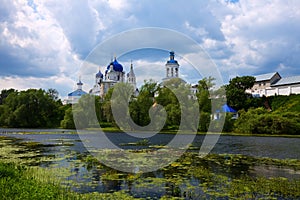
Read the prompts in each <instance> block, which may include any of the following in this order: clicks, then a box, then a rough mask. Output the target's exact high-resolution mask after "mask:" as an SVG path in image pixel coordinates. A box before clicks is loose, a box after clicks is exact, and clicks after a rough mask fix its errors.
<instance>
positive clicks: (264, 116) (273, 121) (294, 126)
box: [235, 108, 300, 135]
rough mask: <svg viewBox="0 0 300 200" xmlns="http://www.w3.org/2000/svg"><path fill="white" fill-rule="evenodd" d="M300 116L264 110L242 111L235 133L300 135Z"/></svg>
mask: <svg viewBox="0 0 300 200" xmlns="http://www.w3.org/2000/svg"><path fill="white" fill-rule="evenodd" d="M299 117H300V114H299V113H293V112H285V113H281V112H268V111H267V110H266V109H264V108H256V109H254V108H252V109H249V110H248V112H245V111H243V110H242V111H240V117H239V118H238V119H237V121H236V123H235V131H236V132H239V133H256V134H291V135H293V134H298V133H299V131H300V120H299V119H300V118H299Z"/></svg>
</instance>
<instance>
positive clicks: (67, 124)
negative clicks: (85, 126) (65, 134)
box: [60, 107, 75, 129]
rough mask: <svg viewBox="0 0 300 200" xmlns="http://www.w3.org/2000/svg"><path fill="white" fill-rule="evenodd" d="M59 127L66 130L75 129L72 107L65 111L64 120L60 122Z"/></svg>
mask: <svg viewBox="0 0 300 200" xmlns="http://www.w3.org/2000/svg"><path fill="white" fill-rule="evenodd" d="M60 126H61V127H62V128H66V129H75V123H74V118H73V112H72V107H69V108H67V109H66V110H65V115H64V119H63V120H62V121H61V123H60Z"/></svg>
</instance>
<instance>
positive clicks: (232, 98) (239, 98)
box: [225, 76, 255, 110]
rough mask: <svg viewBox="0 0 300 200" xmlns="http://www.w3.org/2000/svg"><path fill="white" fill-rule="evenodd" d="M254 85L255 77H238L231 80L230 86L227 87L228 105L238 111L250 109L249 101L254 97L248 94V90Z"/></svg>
mask: <svg viewBox="0 0 300 200" xmlns="http://www.w3.org/2000/svg"><path fill="white" fill-rule="evenodd" d="M254 83H255V77H253V76H242V77H238V76H237V77H235V78H233V79H231V80H230V81H229V84H228V85H226V86H225V87H226V97H227V102H228V104H229V105H230V106H232V107H233V108H234V109H236V110H240V109H242V108H244V109H248V107H249V104H250V103H249V101H247V99H249V98H251V97H252V96H251V94H247V93H246V90H247V89H250V88H252V87H253V85H254Z"/></svg>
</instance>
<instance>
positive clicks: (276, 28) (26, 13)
mask: <svg viewBox="0 0 300 200" xmlns="http://www.w3.org/2000/svg"><path fill="white" fill-rule="evenodd" d="M0 3H1V4H0V5H1V6H0V90H2V89H9V88H15V89H17V90H24V89H28V88H43V89H45V90H47V89H49V88H54V89H57V90H58V92H59V94H60V97H61V98H65V97H66V96H67V94H68V93H69V92H71V91H72V90H74V89H76V82H77V81H78V78H79V76H84V75H83V74H82V66H83V65H82V63H86V60H87V59H86V58H87V57H88V56H89V55H91V52H93V51H94V50H95V48H97V46H99V44H100V45H101V44H102V43H103V42H105V41H107V40H109V38H111V37H113V36H114V35H117V34H120V33H122V32H124V31H128V30H132V29H141V28H145V27H156V28H163V29H168V30H174V31H177V32H178V33H181V34H184V35H186V36H188V37H190V38H191V39H193V40H194V41H196V42H197V43H198V44H199V45H200V46H201V47H202V49H203V50H204V51H205V52H206V53H207V54H208V56H209V57H210V58H211V60H212V61H213V62H214V63H215V65H216V67H217V69H218V70H219V72H220V74H221V75H222V78H223V80H224V83H227V82H228V81H229V80H230V78H233V77H235V76H243V75H257V74H262V73H269V72H274V71H277V72H279V73H280V74H281V75H282V76H283V77H286V76H293V75H300V56H299V55H300V37H299V33H300V1H298V0H285V1H282V0H265V1H261V0H203V1H199V0H190V1H182V0H181V1H180V0H173V1H170V0H169V1H167V0H144V1H140V0H90V1H86V0H77V1H71V0H63V1H57V0H56V1H54V0H47V1H44V0H20V1H19V0H16V1H11V0H0ZM155 40H156V41H157V42H158V43H160V42H161V43H163V42H164V41H163V40H165V38H164V37H161V36H160V35H155ZM130 42H131V40H128V41H118V43H116V44H115V46H114V48H116V47H118V45H120V43H126V44H127V43H128V44H129V43H130ZM176 42H177V41H174V43H176ZM122 45H124V44H122ZM166 48H167V47H166ZM170 48H171V47H170ZM169 50H174V51H175V53H176V52H178V51H177V49H169ZM109 51H111V52H109ZM112 51H113V49H111V50H108V52H106V53H107V56H106V57H105V58H103V59H107V64H103V63H102V62H101V63H99V64H97V63H91V68H90V73H91V77H90V78H89V79H88V80H89V81H86V83H84V85H83V89H84V90H85V91H89V90H90V88H91V87H92V84H93V81H94V74H96V73H97V72H98V70H99V69H100V70H101V71H102V72H104V70H105V68H106V66H107V65H108V64H109V62H110V60H111V57H112V56H116V57H118V60H119V61H120V63H121V64H122V65H123V66H124V70H125V71H126V72H128V71H129V67H130V63H131V60H132V63H133V65H134V67H135V69H136V75H137V77H138V85H141V84H142V83H143V80H144V79H149V78H153V79H155V80H156V79H159V78H160V77H161V76H162V75H163V74H164V73H165V68H164V64H165V62H166V60H167V59H168V56H169V55H168V51H167V49H164V50H161V49H153V50H152V51H149V49H144V50H143V49H142V50H133V51H132V52H128V53H127V54H126V55H123V56H120V55H114V53H116V52H112ZM184 58H185V55H184V54H183V55H176V59H177V60H178V61H179V64H180V73H181V77H182V78H184V79H186V80H187V82H191V83H196V82H197V80H198V79H201V78H202V77H201V76H198V75H197V74H196V75H195V73H193V70H192V69H191V68H190V67H189V66H188V65H189V64H188V63H187V62H185V59H184ZM189 69H191V70H189ZM85 78H86V77H85ZM86 80H87V79H86Z"/></svg>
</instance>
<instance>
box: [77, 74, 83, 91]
mask: <svg viewBox="0 0 300 200" xmlns="http://www.w3.org/2000/svg"><path fill="white" fill-rule="evenodd" d="M82 85H83V83H82V82H81V76H79V81H78V83H77V89H78V90H82Z"/></svg>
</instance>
